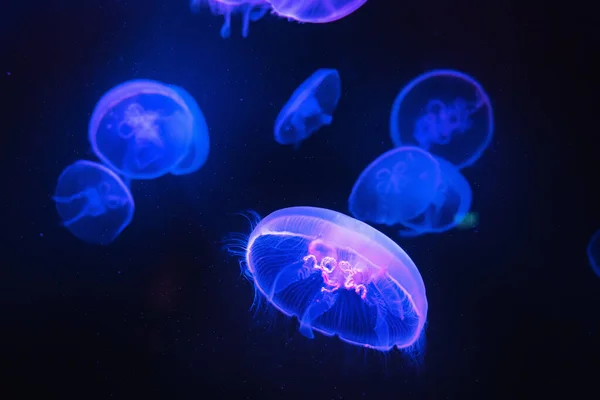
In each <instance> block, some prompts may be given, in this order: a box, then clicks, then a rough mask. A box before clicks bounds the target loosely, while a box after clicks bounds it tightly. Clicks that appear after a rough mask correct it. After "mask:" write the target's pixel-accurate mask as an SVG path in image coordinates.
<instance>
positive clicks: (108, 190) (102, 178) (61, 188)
mask: <svg viewBox="0 0 600 400" xmlns="http://www.w3.org/2000/svg"><path fill="white" fill-rule="evenodd" d="M53 199H54V201H55V203H56V210H57V211H58V214H59V215H60V218H61V220H62V221H63V222H62V224H63V226H65V227H66V228H67V229H68V230H69V231H70V232H71V233H72V234H73V235H75V236H76V237H77V238H79V239H81V240H83V241H84V242H88V243H94V244H109V243H111V242H112V241H114V240H115V239H116V238H117V237H118V236H119V234H120V233H121V232H122V231H123V229H125V228H126V227H127V225H129V223H130V222H131V219H132V217H133V212H134V210H135V205H134V202H133V197H132V196H131V192H130V191H129V189H128V188H127V186H126V185H125V184H124V183H123V181H122V180H121V178H119V176H118V175H117V174H115V173H114V172H113V171H111V170H110V169H108V168H106V167H105V166H103V165H102V164H98V163H95V162H92V161H85V160H80V161H76V162H75V163H73V164H71V165H69V166H68V167H67V168H65V169H64V170H63V172H62V173H61V174H60V177H59V178H58V184H57V185H56V192H55V194H54V196H53Z"/></svg>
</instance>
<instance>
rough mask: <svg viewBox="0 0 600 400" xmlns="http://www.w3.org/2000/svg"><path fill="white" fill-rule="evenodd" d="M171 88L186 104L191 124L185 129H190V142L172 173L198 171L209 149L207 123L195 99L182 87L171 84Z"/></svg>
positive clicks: (180, 173) (182, 173)
mask: <svg viewBox="0 0 600 400" xmlns="http://www.w3.org/2000/svg"><path fill="white" fill-rule="evenodd" d="M171 88H172V89H174V90H175V91H177V93H178V94H179V96H180V97H181V98H182V99H183V100H184V101H185V104H187V106H188V108H189V110H190V113H191V115H192V119H191V120H189V121H193V124H192V125H191V126H189V127H186V128H185V129H191V130H192V143H191V145H190V146H189V150H188V152H187V154H186V156H185V157H184V158H183V159H182V160H181V161H180V162H179V163H178V164H177V165H176V166H175V167H174V168H173V169H172V170H171V173H172V174H173V175H185V174H191V173H193V172H196V171H198V170H199V169H200V168H201V167H202V166H203V165H204V163H205V162H206V159H207V158H208V153H209V149H210V141H209V137H208V125H206V119H205V118H204V114H202V110H200V107H199V106H198V103H196V100H195V99H194V98H193V97H192V96H191V95H190V94H189V93H188V92H187V91H186V90H185V89H183V88H181V87H179V86H175V85H171Z"/></svg>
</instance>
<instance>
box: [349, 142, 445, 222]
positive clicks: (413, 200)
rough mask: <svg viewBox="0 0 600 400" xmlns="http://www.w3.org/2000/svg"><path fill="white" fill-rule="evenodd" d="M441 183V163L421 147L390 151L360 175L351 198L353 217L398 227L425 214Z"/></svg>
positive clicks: (405, 147) (350, 205)
mask: <svg viewBox="0 0 600 400" xmlns="http://www.w3.org/2000/svg"><path fill="white" fill-rule="evenodd" d="M441 183H442V180H441V171H440V166H439V163H438V161H437V160H436V159H435V158H434V157H433V156H432V155H431V154H429V153H428V152H426V151H425V150H422V149H420V148H418V147H411V146H404V147H398V148H395V149H392V150H389V151H387V152H385V153H383V154H382V155H380V156H379V157H378V158H377V159H375V161H373V162H372V163H371V164H369V165H368V166H367V167H366V168H365V169H364V170H363V172H362V173H361V174H360V176H359V177H358V179H357V180H356V183H355V184H354V187H353V188H352V192H351V193H350V197H349V198H348V209H349V211H350V214H352V216H354V217H355V218H358V219H360V220H362V221H367V222H372V223H377V224H385V225H390V226H392V225H396V224H399V223H402V222H403V221H407V220H410V219H412V218H415V217H417V216H419V215H420V214H422V213H423V212H424V211H425V210H426V209H427V208H428V207H429V205H430V204H431V202H432V201H433V199H434V198H435V196H436V194H437V191H438V189H439V187H440V184H441Z"/></svg>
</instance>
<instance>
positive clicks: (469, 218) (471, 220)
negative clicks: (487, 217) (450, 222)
mask: <svg viewBox="0 0 600 400" xmlns="http://www.w3.org/2000/svg"><path fill="white" fill-rule="evenodd" d="M461 217H462V216H461V215H456V216H455V218H454V222H455V223H456V228H457V229H463V230H466V229H473V228H476V227H477V225H479V214H477V213H476V212H469V213H467V215H465V216H464V218H462V219H461Z"/></svg>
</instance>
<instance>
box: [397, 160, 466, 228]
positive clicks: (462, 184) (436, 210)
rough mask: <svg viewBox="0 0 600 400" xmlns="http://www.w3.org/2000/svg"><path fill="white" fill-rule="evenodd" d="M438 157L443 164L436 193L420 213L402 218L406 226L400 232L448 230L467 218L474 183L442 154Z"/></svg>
mask: <svg viewBox="0 0 600 400" xmlns="http://www.w3.org/2000/svg"><path fill="white" fill-rule="evenodd" d="M436 159H437V161H438V164H439V166H440V172H441V183H440V185H439V186H438V189H437V191H436V193H435V196H434V197H433V199H432V201H431V203H430V204H429V205H428V206H427V208H426V209H425V210H424V211H423V212H422V213H421V214H419V215H418V216H416V217H415V218H412V219H407V220H404V221H402V222H401V224H402V225H403V226H404V227H406V228H407V229H405V230H401V231H400V232H398V234H399V235H400V236H403V237H412V236H418V235H422V234H425V233H442V232H446V231H448V230H450V229H453V228H454V227H456V226H457V225H459V224H461V223H462V222H463V221H464V220H465V218H468V215H469V211H470V209H471V200H472V192H471V185H469V182H468V181H467V179H466V178H465V177H464V176H463V175H462V174H461V173H460V171H459V170H458V168H456V167H455V166H454V165H452V164H451V163H449V162H448V161H446V160H444V159H442V158H440V157H436Z"/></svg>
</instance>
